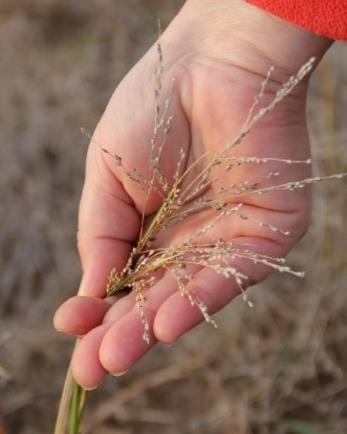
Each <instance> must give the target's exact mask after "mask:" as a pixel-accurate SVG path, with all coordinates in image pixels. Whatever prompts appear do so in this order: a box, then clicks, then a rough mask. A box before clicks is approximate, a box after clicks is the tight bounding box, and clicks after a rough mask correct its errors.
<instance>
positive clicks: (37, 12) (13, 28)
mask: <svg viewBox="0 0 347 434" xmlns="http://www.w3.org/2000/svg"><path fill="white" fill-rule="evenodd" d="M124 3H125V2H118V1H115V2H111V1H105V2H89V3H88V4H85V3H84V2H74V3H72V2H70V3H68V2H65V3H64V2H63V3H61V2H59V3H58V2H56V1H55V0H54V1H53V0H51V1H49V2H44V1H41V0H40V1H35V2H22V3H16V5H13V4H12V2H8V4H7V5H6V4H5V2H4V3H3V4H2V6H0V13H1V20H2V23H1V24H2V25H1V30H0V32H1V36H2V37H1V53H2V59H3V63H2V65H3V68H2V71H1V73H2V75H3V76H2V82H3V83H4V84H6V85H5V86H3V91H2V92H3V95H2V96H3V97H2V99H1V104H3V106H2V109H1V113H2V116H3V117H2V128H1V135H2V140H1V142H2V145H1V147H0V153H1V159H0V161H1V163H0V164H2V166H1V174H2V177H3V182H2V183H1V185H2V192H3V197H4V201H3V208H2V213H1V224H2V231H1V239H2V240H1V241H2V242H1V245H2V246H3V249H2V254H1V256H0V258H1V261H2V269H3V271H2V275H1V277H0V279H1V280H0V281H1V295H2V297H1V302H0V310H1V318H2V320H1V329H0V330H1V332H0V333H1V334H0V346H1V358H0V379H1V382H2V385H1V387H2V393H1V396H2V397H4V396H5V397H6V399H3V406H4V412H5V416H6V419H7V422H8V426H9V429H10V432H15V433H18V434H22V433H23V434H24V433H25V434H29V433H37V432H49V430H50V429H51V424H52V420H53V419H54V414H55V410H56V408H55V406H56V404H57V400H58V396H59V389H60V387H61V382H62V379H63V375H64V368H65V364H66V360H67V358H68V353H69V351H68V350H69V349H68V348H67V345H66V339H65V338H62V337H59V336H57V335H55V334H54V333H53V332H52V331H51V326H50V318H51V312H52V311H53V309H54V308H55V307H56V305H57V304H58V301H59V300H63V299H64V298H66V296H68V295H70V294H73V293H74V292H75V290H76V287H77V284H78V278H79V272H78V261H77V257H76V253H75V246H74V239H75V224H74V222H75V221H76V208H77V201H78V197H79V192H80V187H81V182H82V174H83V172H82V166H83V160H84V147H83V146H84V142H85V140H84V138H83V136H80V134H79V131H78V129H77V128H76V125H84V126H87V127H89V126H90V127H91V128H92V125H93V123H95V121H96V119H97V117H98V115H99V113H100V110H101V109H102V107H103V105H104V104H105V102H106V100H107V98H108V95H109V94H110V92H111V91H112V90H113V88H114V86H115V85H116V81H117V78H120V77H121V75H122V74H123V73H124V72H125V71H126V69H127V68H128V66H129V64H130V63H132V62H133V61H134V59H135V58H136V57H137V56H138V55H139V54H140V53H141V52H142V51H143V49H144V46H145V45H146V41H144V40H143V34H144V32H145V31H146V33H145V34H146V35H147V36H146V38H148V43H149V42H150V40H151V38H153V35H154V34H155V20H153V16H154V9H153V8H154V7H157V8H158V10H159V7H160V11H161V14H163V15H165V14H166V13H167V16H168V17H169V16H170V14H171V13H173V12H174V3H176V6H178V4H179V3H180V2H160V5H159V4H155V3H159V2H152V3H151V2H144V1H143V2H140V1H131V2H128V3H127V4H126V5H125V4H124ZM170 9H171V10H170ZM125 18H126V21H127V26H125V25H124V21H125ZM151 26H152V30H151V28H150V27H151ZM28 44H30V50H31V56H30V57H29V56H27V55H26V50H27V49H28ZM339 49H340V50H342V51H343V50H344V48H343V47H337V49H336V52H335V53H331V55H330V58H329V59H328V60H327V61H326V62H325V64H324V65H322V67H321V68H320V69H319V71H318V72H317V75H316V79H315V81H314V83H313V86H312V91H311V100H310V101H311V103H310V113H311V115H312V116H311V117H312V122H311V129H312V136H313V150H314V152H315V161H317V162H318V164H317V168H316V169H317V171H318V173H319V174H320V175H324V174H325V173H331V172H339V171H341V170H343V166H345V165H346V161H347V159H346V158H345V157H344V155H345V149H346V148H345V146H344V145H346V137H347V131H345V130H344V127H343V124H342V119H343V118H342V113H343V110H344V111H345V110H346V101H347V98H346V93H347V91H346V89H347V83H346V82H345V81H344V80H343V68H345V69H344V71H345V70H346V65H343V61H342V60H341V59H342V56H339V55H338V53H339V51H338V50H339ZM130 56H133V57H132V58H130ZM120 58H121V59H122V62H120V61H119V59H120ZM337 83H339V92H337ZM91 128H88V129H91ZM344 187H345V184H341V185H339V187H338V188H337V186H336V184H333V185H326V186H322V187H319V188H318V189H317V191H316V204H315V210H314V216H315V217H314V224H313V227H312V228H311V231H310V234H309V235H308V236H307V237H306V240H305V241H304V242H303V243H302V247H301V249H299V250H298V249H296V251H295V253H293V254H292V256H291V259H290V262H291V263H292V264H293V266H294V267H297V268H305V269H307V270H308V275H307V277H306V278H305V280H304V281H299V282H298V281H297V280H294V279H291V278H289V277H288V278H286V279H282V278H281V279H278V278H276V277H273V278H272V280H271V281H270V282H267V284H266V285H264V288H263V289H257V290H256V291H252V300H255V302H256V305H257V308H256V309H254V310H251V311H250V310H249V309H247V308H246V306H245V305H244V304H243V303H240V302H236V303H234V304H233V305H232V306H230V307H228V308H227V309H226V310H225V311H224V312H222V313H221V314H219V316H218V324H219V331H218V332H217V333H216V332H214V330H213V329H212V328H211V329H210V328H209V327H207V326H203V327H201V328H200V329H198V330H196V331H194V332H193V333H190V334H189V335H188V336H187V337H185V338H184V339H182V340H181V342H180V343H179V344H178V345H177V347H175V348H171V349H170V350H169V349H164V348H157V350H155V351H153V352H152V354H151V355H149V356H147V357H146V358H145V360H144V361H143V362H142V363H141V364H140V365H139V366H138V367H136V368H135V369H134V371H133V372H131V373H129V374H128V375H127V376H126V377H124V378H122V379H121V380H120V381H119V382H115V381H114V380H112V379H111V380H110V381H109V382H108V383H107V385H106V387H105V389H104V390H103V391H101V392H98V394H97V401H96V403H95V404H94V407H91V408H90V409H89V417H88V419H89V420H88V423H87V426H88V427H90V428H89V432H98V434H103V433H105V434H107V433H108V432H112V433H124V434H125V433H129V434H131V433H133V432H136V433H144V434H145V433H147V432H148V433H153V432H162V433H172V434H176V433H178V432H180V433H199V434H203V433H209V434H211V433H216V434H217V433H218V434H219V433H231V432H233V433H240V434H243V433H260V434H263V433H276V434H277V433H278V434H281V433H288V434H289V433H294V434H295V433H299V434H304V433H305V429H306V432H308V429H309V428H311V430H314V431H313V432H316V433H319V432H321V433H323V434H328V433H329V434H335V433H336V434H342V433H344V432H345V431H346V427H347V408H346V397H347V394H346V386H347V385H346V366H347V353H346V350H345V347H346V345H345V344H346V336H347V322H346V316H345V310H346V306H347V299H346V293H345V291H344V289H345V284H344V282H345V278H346V274H347V271H346V263H347V257H346V253H345V240H346V238H345V234H344V230H345V228H346V224H347V222H346V219H345V217H344V216H345V215H346V203H345V200H344V197H345V194H344V190H343V188H344ZM308 253H310V254H312V256H311V258H310V257H309V255H308ZM14 294H15V296H14ZM38 321H40V324H38ZM201 342H205V345H204V346H202V345H201ZM64 352H65V354H66V360H65V361H64V360H62V357H61V355H62V354H63V353H64ZM57 354H59V357H57ZM52 373H53V375H52ZM52 378H53V379H52ZM48 381H49V384H50V387H49V390H47V384H48Z"/></svg>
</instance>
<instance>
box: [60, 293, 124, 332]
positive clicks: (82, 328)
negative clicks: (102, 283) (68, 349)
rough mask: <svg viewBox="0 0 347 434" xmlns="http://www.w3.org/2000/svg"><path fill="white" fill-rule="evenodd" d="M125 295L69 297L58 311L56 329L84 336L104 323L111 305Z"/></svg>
mask: <svg viewBox="0 0 347 434" xmlns="http://www.w3.org/2000/svg"><path fill="white" fill-rule="evenodd" d="M122 297H124V296H122V295H118V296H115V297H108V298H107V299H104V300H100V299H97V298H91V297H84V296H76V297H71V298H69V299H68V300H67V301H66V302H65V303H63V304H62V305H61V306H60V307H59V308H58V310H57V311H56V313H55V315H54V319H53V324H54V327H55V328H56V330H58V331H60V332H63V333H66V334H69V335H74V336H82V335H84V334H86V333H87V332H88V331H89V330H91V329H92V328H94V327H97V326H98V325H100V324H101V323H102V321H103V320H104V317H105V315H106V313H107V311H108V310H109V309H110V308H111V306H112V305H113V304H114V303H116V301H118V300H119V299H120V298H122Z"/></svg>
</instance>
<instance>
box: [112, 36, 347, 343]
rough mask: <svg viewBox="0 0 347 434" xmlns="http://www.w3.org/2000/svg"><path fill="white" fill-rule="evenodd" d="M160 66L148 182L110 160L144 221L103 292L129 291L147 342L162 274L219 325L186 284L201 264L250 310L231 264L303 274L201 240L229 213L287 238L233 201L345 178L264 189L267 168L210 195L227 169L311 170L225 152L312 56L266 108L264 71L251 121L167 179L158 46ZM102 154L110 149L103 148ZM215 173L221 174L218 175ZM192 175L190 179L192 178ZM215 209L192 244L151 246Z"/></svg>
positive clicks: (182, 155) (241, 277)
mask: <svg viewBox="0 0 347 434" xmlns="http://www.w3.org/2000/svg"><path fill="white" fill-rule="evenodd" d="M157 50H158V57H159V65H158V67H157V69H156V72H155V83H156V85H155V100H156V107H155V113H154V129H153V137H152V140H151V156H150V165H149V166H150V167H149V172H150V174H149V176H148V177H147V178H145V177H144V176H143V175H141V174H140V173H138V172H137V171H136V170H135V169H132V170H128V169H127V168H126V167H125V166H124V163H123V161H122V158H121V157H120V156H118V155H115V156H113V157H114V160H115V164H116V165H117V166H118V167H119V168H121V169H122V170H123V171H124V173H125V175H126V176H127V177H128V179H130V180H131V181H133V182H135V183H136V184H137V185H138V186H139V188H140V189H141V190H142V191H143V192H144V207H143V213H142V223H141V231H140V236H139V239H138V242H137V245H136V246H135V247H134V248H133V249H132V251H131V254H130V256H129V259H128V262H127V264H126V266H125V267H124V268H123V270H121V271H117V270H116V269H114V270H112V271H111V273H110V275H109V279H108V284H107V288H106V291H107V295H108V296H110V295H113V294H115V293H117V292H118V291H119V290H121V289H122V288H123V287H125V286H126V287H130V288H131V289H132V290H133V291H134V292H135V298H136V306H137V310H138V312H139V315H140V318H141V321H142V323H143V327H144V333H143V339H144V340H145V341H146V342H148V343H149V342H150V329H149V323H148V321H147V318H146V291H147V290H148V289H149V288H150V287H152V286H153V285H154V284H155V283H156V281H157V279H158V277H157V273H156V272H158V271H159V270H164V271H166V272H168V273H169V274H170V275H171V276H173V278H174V279H175V281H176V282H177V287H178V291H179V293H180V294H181V295H182V296H183V297H186V298H187V299H188V300H189V302H190V303H191V304H192V305H194V306H196V307H197V308H198V309H199V310H200V312H201V314H202V316H203V317H204V318H205V320H206V321H207V322H209V323H211V324H212V325H214V326H216V323H215V321H214V320H213V319H212V318H211V316H210V315H209V312H208V307H207V306H206V305H205V304H204V302H203V301H202V300H201V299H200V298H199V297H198V296H197V294H195V292H194V290H193V289H191V285H190V282H191V280H192V278H193V274H192V272H191V269H192V267H196V266H197V267H205V268H209V269H212V270H214V271H215V272H216V273H218V274H220V275H222V276H224V277H225V278H227V279H229V278H233V279H234V280H235V282H236V284H237V286H238V288H239V290H240V292H241V293H242V294H243V298H244V300H245V301H246V302H247V303H248V305H249V306H251V307H252V306H253V303H252V302H251V301H250V300H249V299H248V297H247V295H246V292H245V289H246V287H247V286H248V284H249V282H248V280H249V279H248V276H247V275H245V274H244V273H243V272H241V271H239V270H238V269H237V267H236V266H234V265H233V264H234V263H235V261H237V260H240V259H241V260H246V261H250V262H251V263H253V264H262V265H266V266H267V267H270V268H272V269H274V270H277V271H279V272H284V273H290V274H293V275H295V276H298V277H302V276H303V275H304V273H303V272H301V271H295V270H292V269H291V268H290V267H289V266H288V265H286V260H285V259H284V258H275V257H270V256H267V255H263V254H261V253H256V252H254V251H252V250H250V249H249V248H248V247H247V246H245V245H242V244H237V243H234V242H228V241H226V240H223V239H218V240H215V241H213V242H209V243H206V242H204V239H205V235H206V234H208V233H209V232H210V231H211V229H213V228H214V227H215V225H216V223H217V222H218V221H219V220H221V219H223V218H226V217H228V216H236V217H238V218H240V219H242V220H252V222H253V223H255V224H257V225H258V226H260V227H263V228H267V229H268V230H270V231H272V232H275V233H280V234H282V235H283V236H289V235H290V233H289V231H287V230H282V229H281V228H278V227H276V226H274V225H272V224H270V223H269V222H266V221H260V220H257V219H255V218H254V217H251V216H249V215H247V213H246V212H245V211H243V209H242V208H243V204H242V203H241V202H240V203H237V200H238V199H239V198H241V197H243V196H246V195H251V194H257V195H262V194H267V193H270V192H274V191H283V190H287V191H293V192H295V191H297V190H300V189H303V188H304V187H305V186H307V185H309V184H312V183H315V182H319V181H322V180H326V179H334V178H337V179H340V178H343V177H345V176H346V175H347V174H346V173H342V174H338V175H331V176H328V177H322V178H320V177H313V178H306V179H302V180H293V181H290V182H285V183H281V184H272V185H270V186H269V185H265V186H264V185H263V183H264V181H267V180H269V179H276V177H278V176H279V174H280V171H279V170H278V171H269V172H268V173H267V174H266V175H265V176H263V178H261V179H257V180H243V181H241V182H239V183H234V184H231V185H226V186H221V187H218V188H216V189H215V190H216V191H217V194H215V193H214V194H211V193H210V192H209V191H210V189H211V187H212V186H215V184H216V182H217V181H218V180H219V179H220V177H221V174H223V173H225V172H230V171H232V170H234V169H235V168H237V167H239V166H242V165H264V166H266V164H267V163H273V162H275V163H278V165H279V166H280V165H288V164H289V165H293V164H297V165H303V164H306V165H310V164H311V160H302V161H301V160H290V159H281V158H273V157H271V156H269V157H262V158H260V157H257V156H251V157H249V156H247V157H246V156H244V157H242V156H241V157H235V156H230V154H229V153H230V150H231V149H232V148H234V147H235V146H236V145H239V144H240V143H241V142H242V140H243V139H244V137H245V136H246V135H247V134H248V133H249V131H250V130H251V128H252V127H253V126H254V125H255V124H256V123H257V122H259V121H260V120H261V119H262V118H263V117H264V116H266V115H267V114H268V113H269V112H270V111H272V110H273V109H274V108H275V107H276V106H277V105H278V104H279V103H280V102H281V101H282V100H283V99H284V98H285V97H286V96H287V95H288V94H289V93H290V92H291V91H292V90H293V89H294V87H295V86H296V85H297V84H298V83H299V82H300V81H301V80H302V79H303V78H304V77H305V76H306V75H307V74H308V73H309V72H310V71H311V69H312V66H313V63H314V59H313V58H312V59H310V60H309V61H308V62H307V63H306V64H305V65H304V66H303V67H302V68H300V70H299V71H298V73H297V74H296V75H294V76H293V77H290V78H289V80H288V81H287V82H286V83H285V84H284V85H283V86H282V87H281V89H280V90H279V91H278V92H277V93H276V94H275V96H274V97H273V99H272V100H271V101H270V102H269V103H268V104H267V105H265V106H264V107H261V108H260V109H259V108H258V106H259V104H260V102H261V100H262V97H263V95H264V92H265V88H266V85H267V83H268V81H269V79H270V76H271V73H272V71H273V68H271V69H270V70H269V72H268V74H267V77H266V79H265V80H264V82H263V83H262V84H261V89H260V92H259V94H258V95H256V97H255V99H254V103H253V105H252V107H251V108H250V110H249V113H248V117H247V119H246V121H245V123H244V125H243V126H242V128H241V130H240V132H239V134H238V135H237V136H236V137H235V138H234V139H233V140H231V141H230V142H228V143H227V144H226V145H225V147H224V148H223V149H222V150H221V151H219V152H217V153H216V154H214V155H208V154H207V153H206V154H204V155H202V156H201V157H199V158H198V159H197V160H196V161H195V162H194V163H192V164H191V165H190V166H188V167H186V168H185V167H184V165H185V160H186V152H185V151H184V149H183V148H182V149H180V150H179V157H178V161H177V165H176V170H175V173H174V176H173V179H172V180H168V179H167V178H166V176H165V174H164V172H163V171H162V169H161V165H160V162H161V157H162V152H163V149H164V147H165V143H166V139H167V137H168V134H169V132H170V128H171V123H172V120H173V116H172V115H170V114H169V111H170V99H167V100H165V102H164V105H163V108H161V106H160V100H161V91H162V80H161V77H162V73H163V66H162V60H163V55H162V50H161V46H160V43H158V45H157ZM103 151H104V152H106V153H107V154H110V153H109V151H107V150H105V149H104V150H103ZM206 159H208V161H209V162H208V163H207V164H205V166H204V167H203V169H201V170H200V171H198V173H197V174H196V169H197V167H198V166H199V165H201V164H202V163H203V162H204V161H205V160H206ZM216 169H218V170H216ZM193 173H194V176H192V174H193ZM152 192H156V193H158V194H160V197H161V198H162V204H161V206H160V208H159V210H158V211H157V213H156V215H155V216H154V217H153V219H152V221H151V223H150V224H149V226H148V227H147V228H146V229H145V225H144V222H145V213H146V206H147V202H148V200H149V197H150V195H151V193H152ZM208 210H209V211H212V212H213V213H214V217H213V218H212V220H211V221H209V223H206V224H204V225H202V226H201V227H200V228H199V229H198V230H197V231H196V232H195V233H194V234H193V235H192V236H190V238H189V239H186V240H184V241H182V242H178V243H176V244H173V245H170V246H168V247H155V243H154V242H155V240H156V238H157V237H158V235H159V234H160V233H162V232H164V231H165V230H167V229H168V228H169V227H172V226H174V225H177V224H178V223H180V222H182V221H184V220H186V219H188V218H190V217H192V216H194V215H195V214H196V213H198V212H201V211H208Z"/></svg>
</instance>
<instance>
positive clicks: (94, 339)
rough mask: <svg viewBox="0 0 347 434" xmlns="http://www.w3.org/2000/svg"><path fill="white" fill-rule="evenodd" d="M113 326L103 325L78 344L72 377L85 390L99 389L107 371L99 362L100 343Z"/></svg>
mask: <svg viewBox="0 0 347 434" xmlns="http://www.w3.org/2000/svg"><path fill="white" fill-rule="evenodd" d="M110 326H111V324H103V325H101V326H99V327H97V328H95V329H93V330H92V331H91V332H89V333H88V334H87V335H86V336H84V337H83V338H82V339H81V341H80V342H78V344H77V346H76V348H75V351H74V353H73V356H72V360H71V369H72V375H73V377H74V379H75V381H76V382H77V383H78V384H79V385H80V386H82V387H83V388H85V389H93V388H95V387H97V386H98V385H99V384H100V383H101V382H102V381H103V379H104V377H105V375H106V374H107V371H106V370H105V369H104V368H103V366H102V365H101V363H100V360H99V347H100V343H101V341H102V339H103V337H104V335H105V333H106V331H107V329H108V328H109V327H110Z"/></svg>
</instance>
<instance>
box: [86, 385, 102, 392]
mask: <svg viewBox="0 0 347 434" xmlns="http://www.w3.org/2000/svg"><path fill="white" fill-rule="evenodd" d="M97 388H98V386H93V387H83V389H84V390H86V391H87V392H90V391H91V390H95V389H97Z"/></svg>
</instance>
